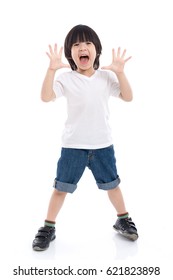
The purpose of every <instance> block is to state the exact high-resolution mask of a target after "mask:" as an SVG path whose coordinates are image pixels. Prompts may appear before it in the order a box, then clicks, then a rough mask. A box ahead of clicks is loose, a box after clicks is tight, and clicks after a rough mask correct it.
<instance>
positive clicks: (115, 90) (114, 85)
mask: <svg viewBox="0 0 173 280" xmlns="http://www.w3.org/2000/svg"><path fill="white" fill-rule="evenodd" d="M109 86H110V95H111V96H114V97H119V96H120V93H121V91H120V85H119V83H118V80H117V77H116V75H115V74H114V73H113V72H111V71H110V72H109Z"/></svg>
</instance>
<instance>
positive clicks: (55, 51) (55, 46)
mask: <svg viewBox="0 0 173 280" xmlns="http://www.w3.org/2000/svg"><path fill="white" fill-rule="evenodd" d="M54 53H57V44H55V45H54Z"/></svg>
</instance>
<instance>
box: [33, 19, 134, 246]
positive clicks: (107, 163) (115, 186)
mask: <svg viewBox="0 0 173 280" xmlns="http://www.w3.org/2000/svg"><path fill="white" fill-rule="evenodd" d="M62 50H63V48H61V49H60V51H59V52H58V50H57V45H56V44H55V45H54V48H52V47H51V46H50V45H49V52H48V53H47V55H48V57H49V59H50V65H49V68H48V70H47V73H46V76H45V79H44V81H43V86H42V91H41V98H42V100H43V101H44V102H49V101H52V100H55V99H58V98H59V97H61V96H65V97H66V99H67V105H68V107H67V110H68V118H67V121H66V123H65V130H64V132H63V135H62V150H61V157H60V159H59V161H58V164H57V174H56V178H55V181H54V190H53V193H52V196H51V199H50V202H49V207H48V212H47V217H46V220H45V223H44V227H41V228H40V229H39V230H38V233H37V234H36V236H35V239H34V241H33V244H32V246H33V249H34V250H36V251H41V250H45V249H47V248H48V247H49V244H50V242H51V241H52V240H54V239H55V220H56V217H57V215H58V213H59V211H60V209H61V207H62V205H63V202H64V199H65V197H66V195H67V193H73V192H74V191H75V189H76V188H77V183H78V182H79V180H80V178H81V176H82V174H83V172H84V170H85V167H86V166H87V167H88V168H89V169H90V170H91V171H92V173H93V176H94V178H95V180H96V183H97V186H98V188H99V189H102V190H106V191H107V193H108V197H109V199H110V201H111V203H112V204H113V206H114V208H115V210H116V213H117V217H118V218H117V221H116V223H115V225H114V226H113V227H114V229H115V230H116V231H118V232H119V233H120V234H122V235H123V236H125V237H126V238H128V239H130V240H133V241H134V240H136V239H137V238H138V233H137V229H136V226H135V224H134V223H133V221H132V219H131V218H130V217H129V214H128V212H127V210H126V208H125V204H124V200H123V196H122V193H121V190H120V188H119V184H120V178H119V176H118V174H117V168H116V159H115V155H114V147H113V144H112V138H111V131H110V127H109V124H108V117H109V112H108V99H109V97H110V96H111V95H112V96H114V97H120V98H121V99H122V100H125V101H131V100H132V90H131V87H130V85H129V82H128V80H127V78H126V76H125V74H124V66H125V63H126V62H127V61H128V60H129V59H130V58H131V57H128V58H126V59H125V54H126V50H124V51H123V53H122V54H121V49H120V48H118V51H117V53H116V52H115V50H112V63H111V64H110V65H109V66H107V67H102V69H103V70H98V68H99V58H100V55H101V51H102V46H101V42H100V39H99V37H98V36H97V34H96V33H95V31H94V30H93V29H91V28H90V27H88V26H86V25H77V26H75V27H73V28H72V29H71V30H70V31H69V33H68V34H67V36H66V39H65V43H64V51H65V57H66V58H67V60H68V62H69V64H70V67H71V69H72V71H68V72H65V73H61V74H59V76H58V77H57V78H56V80H54V78H55V73H56V71H57V70H58V69H61V68H64V67H69V65H66V64H64V63H63V62H62V60H61V57H62ZM117 79H118V81H117Z"/></svg>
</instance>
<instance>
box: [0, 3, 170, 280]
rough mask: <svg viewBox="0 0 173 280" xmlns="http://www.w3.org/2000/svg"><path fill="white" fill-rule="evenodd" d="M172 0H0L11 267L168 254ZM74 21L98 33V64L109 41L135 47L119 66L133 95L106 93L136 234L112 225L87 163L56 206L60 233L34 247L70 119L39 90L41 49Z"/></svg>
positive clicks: (4, 197) (1, 160)
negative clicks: (127, 236)
mask: <svg viewBox="0 0 173 280" xmlns="http://www.w3.org/2000/svg"><path fill="white" fill-rule="evenodd" d="M171 2H172V1H169V0H165V1H161V0H158V1H138V0H131V1H128V0H121V1H116V0H110V1H90V0H88V1H86V2H84V1H78V0H73V1H58V0H56V1H55V0H42V1H34V2H32V1H25V0H23V1H22V0H16V1H9V0H6V1H1V4H0V29H1V30H0V31H1V32H0V37H1V43H0V77H1V82H0V97H1V98H0V130H1V136H0V141H1V145H0V192H1V193H0V208H1V209H0V215H1V219H0V222H1V233H0V234H1V236H2V237H1V253H0V254H2V256H3V258H4V261H5V264H6V265H7V267H8V265H9V264H11V265H12V266H13V263H15V264H16V265H20V264H21V263H22V262H27V263H28V261H30V262H31V263H32V265H33V264H35V265H36V264H37V263H38V262H39V261H45V260H50V261H52V262H55V261H56V262H60V261H61V262H63V261H64V262H66V263H68V264H69V265H70V264H72V263H74V262H78V261H79V260H80V261H83V262H84V263H85V262H87V261H91V262H92V264H94V263H95V262H98V261H100V264H101V263H102V264H103V263H105V262H106V261H107V262H108V261H109V262H110V264H112V263H114V261H126V262H127V263H128V261H129V262H132V263H133V265H134V264H135V262H136V261H137V260H138V261H139V262H140V261H141V263H143V265H146V266H147V265H149V264H150V265H154V264H158V265H159V264H163V263H164V264H165V263H168V262H169V261H171V259H172V249H173V243H172V212H173V211H172V187H173V180H172V158H173V149H172V143H173V137H172V133H171V132H172V131H171V130H172V118H173V113H172V94H173V86H172V63H173V52H172V50H173V41H172V39H171V37H172V25H173V19H172V8H171ZM80 23H81V24H87V25H89V26H91V27H92V28H93V29H94V30H95V31H96V32H97V34H98V35H99V37H100V39H101V42H102V45H103V53H102V57H101V65H102V66H103V65H108V64H110V62H111V49H112V47H115V48H117V47H118V46H121V47H122V48H127V55H132V59H131V60H130V61H129V62H128V63H127V65H126V69H125V70H126V74H127V76H128V79H129V81H130V83H131V85H132V88H133V91H134V100H133V102H131V103H125V102H123V101H121V100H117V99H111V100H110V111H111V125H112V130H113V138H114V145H115V150H116V157H117V167H118V171H119V175H120V177H121V180H122V184H121V188H122V191H123V194H124V197H125V201H126V205H127V209H128V211H129V212H130V215H131V216H132V218H133V220H134V221H135V223H136V225H137V227H138V231H139V236H140V238H139V240H138V241H137V242H135V243H131V242H129V241H127V240H124V239H123V238H121V237H119V236H118V235H117V234H116V233H115V232H114V231H113V229H112V225H113V223H114V222H115V220H116V215H115V211H114V209H113V207H112V205H111V204H110V202H109V201H108V198H107V195H106V193H105V192H102V191H98V190H97V187H96V185H95V181H94V179H93V177H92V175H91V173H90V172H89V171H88V170H86V172H85V173H84V176H83V177H82V179H81V181H80V183H79V185H78V189H77V191H76V192H75V193H74V194H73V195H69V196H68V197H67V199H66V201H65V204H64V207H63V209H62V210H61V212H60V215H59V218H58V220H57V239H56V240H55V241H54V242H53V243H52V244H51V246H50V249H49V250H47V251H45V252H41V253H37V252H33V251H32V247H31V244H32V240H33V238H34V235H35V233H36V232H37V229H38V227H39V226H41V225H42V224H43V220H44V218H45V215H46V212H47V206H48V201H49V197H50V195H51V192H52V182H53V179H54V177H55V171H56V163H57V160H58V157H59V153H60V148H61V146H60V145H61V132H62V129H63V125H64V122H65V119H66V104H65V100H63V99H60V100H59V101H58V102H53V103H49V104H45V103H43V102H41V100H40V89H41V85H42V81H43V78H44V75H45V73H46V69H47V67H48V58H47V56H46V54H45V52H46V51H47V50H48V48H47V46H48V44H54V43H55V42H57V44H58V46H59V47H60V46H61V45H63V42H64V38H65V36H66V34H67V32H68V31H69V30H70V29H71V28H72V27H73V26H74V25H76V24H80ZM64 62H66V61H65V59H64ZM67 260H68V261H67ZM109 279H110V278H109ZM141 279H142V278H141Z"/></svg>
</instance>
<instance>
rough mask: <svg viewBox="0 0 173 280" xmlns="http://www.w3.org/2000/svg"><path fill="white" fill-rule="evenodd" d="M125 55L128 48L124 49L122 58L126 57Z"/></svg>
mask: <svg viewBox="0 0 173 280" xmlns="http://www.w3.org/2000/svg"><path fill="white" fill-rule="evenodd" d="M125 55H126V49H124V51H123V53H122V56H121V57H122V58H124V57H125Z"/></svg>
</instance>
